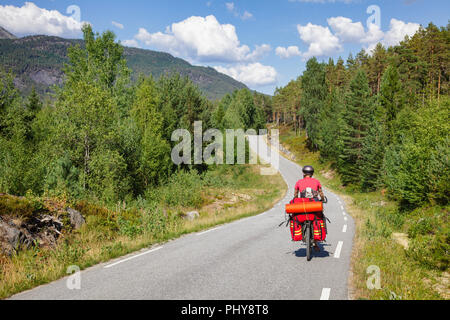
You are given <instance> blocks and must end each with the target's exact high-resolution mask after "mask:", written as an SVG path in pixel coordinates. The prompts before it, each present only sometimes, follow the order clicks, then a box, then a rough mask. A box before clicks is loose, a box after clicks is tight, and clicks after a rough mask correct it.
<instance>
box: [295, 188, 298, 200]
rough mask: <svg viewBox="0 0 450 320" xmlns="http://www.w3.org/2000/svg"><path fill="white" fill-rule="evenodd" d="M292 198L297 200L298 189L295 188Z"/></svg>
mask: <svg viewBox="0 0 450 320" xmlns="http://www.w3.org/2000/svg"><path fill="white" fill-rule="evenodd" d="M294 198H298V189H297V188H295V191H294Z"/></svg>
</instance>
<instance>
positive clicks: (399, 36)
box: [361, 19, 420, 54]
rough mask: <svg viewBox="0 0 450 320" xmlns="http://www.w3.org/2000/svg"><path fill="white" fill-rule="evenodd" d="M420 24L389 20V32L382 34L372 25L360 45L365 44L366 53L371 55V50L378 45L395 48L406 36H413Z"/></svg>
mask: <svg viewBox="0 0 450 320" xmlns="http://www.w3.org/2000/svg"><path fill="white" fill-rule="evenodd" d="M419 28H420V24H417V23H412V22H408V23H406V22H404V21H401V20H397V19H391V23H390V26H389V30H388V31H387V32H383V31H382V30H380V28H379V27H378V26H376V25H374V24H371V25H370V26H369V31H368V32H367V33H366V36H365V37H364V38H363V39H361V42H362V43H365V44H366V46H367V47H366V51H368V53H369V54H370V53H372V51H373V49H374V48H375V47H376V45H377V44H378V43H381V44H382V45H383V46H385V47H390V46H396V45H398V44H399V43H400V42H401V41H403V40H404V39H405V37H406V36H412V35H414V34H415V33H416V32H417V30H419Z"/></svg>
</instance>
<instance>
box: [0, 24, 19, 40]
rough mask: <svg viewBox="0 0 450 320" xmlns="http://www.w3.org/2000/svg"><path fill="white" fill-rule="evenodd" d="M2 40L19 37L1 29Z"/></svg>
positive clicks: (0, 37)
mask: <svg viewBox="0 0 450 320" xmlns="http://www.w3.org/2000/svg"><path fill="white" fill-rule="evenodd" d="M0 39H17V37H16V36H15V35H13V34H12V33H10V32H9V31H8V30H5V29H3V28H2V27H0Z"/></svg>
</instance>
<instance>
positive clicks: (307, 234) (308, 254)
mask: <svg viewBox="0 0 450 320" xmlns="http://www.w3.org/2000/svg"><path fill="white" fill-rule="evenodd" d="M305 229H306V230H305V231H306V232H305V241H306V260H308V261H311V251H312V243H311V224H310V223H308V224H307V225H306V228H305Z"/></svg>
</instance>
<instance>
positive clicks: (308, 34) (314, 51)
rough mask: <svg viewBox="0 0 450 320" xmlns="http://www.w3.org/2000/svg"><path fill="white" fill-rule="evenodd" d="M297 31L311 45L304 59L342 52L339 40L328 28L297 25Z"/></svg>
mask: <svg viewBox="0 0 450 320" xmlns="http://www.w3.org/2000/svg"><path fill="white" fill-rule="evenodd" d="M297 30H298V33H299V35H300V38H301V39H302V40H303V41H304V42H305V43H307V44H309V48H308V51H307V52H305V53H304V54H303V58H304V59H308V58H311V57H314V56H315V57H323V56H328V55H333V54H335V53H337V52H339V51H341V50H342V45H341V43H340V41H339V38H338V37H336V36H335V35H333V34H332V33H331V31H330V29H329V28H328V27H322V26H318V25H314V24H311V23H308V24H307V25H306V26H302V25H297Z"/></svg>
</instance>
